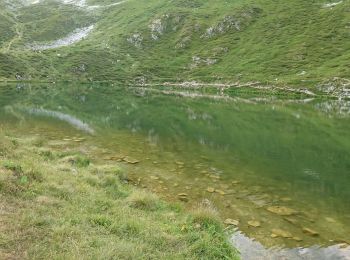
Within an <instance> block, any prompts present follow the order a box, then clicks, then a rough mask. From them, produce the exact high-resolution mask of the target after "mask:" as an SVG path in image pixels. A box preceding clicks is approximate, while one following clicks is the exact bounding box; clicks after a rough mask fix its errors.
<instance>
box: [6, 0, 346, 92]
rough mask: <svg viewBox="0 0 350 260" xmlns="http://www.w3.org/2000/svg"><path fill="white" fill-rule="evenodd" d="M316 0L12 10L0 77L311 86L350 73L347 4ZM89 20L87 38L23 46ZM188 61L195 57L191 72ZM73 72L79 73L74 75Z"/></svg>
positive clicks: (178, 0) (133, 2)
mask: <svg viewBox="0 0 350 260" xmlns="http://www.w3.org/2000/svg"><path fill="white" fill-rule="evenodd" d="M112 2H113V1H102V2H101V1H99V2H98V1H90V2H89V3H91V4H98V3H99V4H104V3H106V4H110V3H112ZM325 3H328V1H325V0H312V1H304V0H292V1H287V2H286V1H272V0H258V1H252V0H239V1H224V0H220V1H215V3H213V2H208V1H204V0H196V1H187V0H172V1H162V0H149V1H140V0H129V1H126V2H125V3H123V4H121V5H116V6H112V7H108V8H106V9H96V10H95V11H91V12H88V11H82V10H81V9H78V8H77V7H74V6H70V5H66V6H62V5H57V3H55V2H51V1H47V2H44V3H43V4H41V5H32V6H27V7H25V8H19V9H18V10H17V12H18V13H19V15H18V16H17V23H19V24H21V25H22V27H23V39H22V40H21V41H18V42H17V43H16V45H14V46H13V48H11V51H10V52H6V53H0V55H2V57H1V59H0V79H14V77H15V75H16V73H18V74H20V75H21V76H22V77H23V78H24V79H35V80H50V81H58V80H78V81H87V80H89V81H91V80H92V81H106V80H108V81H116V80H134V79H135V78H137V77H140V76H143V77H145V78H147V79H149V80H150V81H159V80H160V81H166V80H172V81H175V80H192V79H193V80H200V81H208V82H212V81H221V82H226V81H237V80H239V81H242V82H246V81H256V80H258V81H261V82H262V83H266V84H272V83H273V84H278V85H283V84H290V85H299V86H300V85H302V86H307V87H312V86H315V85H317V84H318V83H320V82H322V81H324V80H326V79H331V78H333V77H343V78H346V77H348V76H349V75H350V69H349V68H350V66H349V60H350V51H349V50H350V48H349V47H350V45H349V42H350V32H349V21H350V12H349V9H350V1H349V0H345V1H343V2H342V3H341V4H339V5H337V6H335V7H333V8H324V4H325ZM53 6H56V8H53ZM72 14H74V15H72ZM34 15H35V19H34ZM63 17H64V18H65V19H62V18H63ZM157 20H158V21H161V24H162V32H161V33H157V32H153V33H152V31H151V28H150V26H151V24H152V23H153V22H154V21H157ZM63 21H64V22H63ZM4 23H6V22H5V21H4ZM89 23H95V29H94V31H93V33H92V34H91V35H90V37H88V38H87V39H85V40H84V41H82V42H80V43H78V44H76V45H74V46H69V47H64V48H59V49H56V50H49V51H43V52H40V53H37V52H32V51H29V50H26V49H25V47H24V46H25V45H26V44H28V43H30V42H32V41H50V40H54V39H55V38H56V39H57V38H59V37H62V36H64V35H65V34H67V33H68V32H71V31H72V30H73V29H74V28H77V27H82V26H83V25H86V24H89ZM7 28H8V29H7ZM208 28H214V29H213V31H214V34H213V36H212V37H207V34H206V32H207V30H208ZM220 28H221V29H220ZM237 28H238V29H237ZM10 29H11V27H7V26H1V24H0V30H1V31H0V35H11V31H10ZM134 34H137V35H138V36H139V39H141V38H142V41H139V42H138V44H136V45H137V46H135V44H131V43H130V42H129V41H128V39H130V38H132V36H133V35H134ZM152 34H154V35H155V36H156V38H157V40H154V39H152ZM140 37H141V38H140ZM3 41H6V39H4V40H3ZM194 57H199V58H200V60H199V61H198V62H197V64H196V66H194V62H193V58H194ZM206 61H215V62H214V64H209V65H208V64H207V62H206ZM209 63H211V62H209ZM9 64H10V66H9ZM82 65H84V66H85V68H86V69H85V70H81V69H79V68H81V66H82Z"/></svg>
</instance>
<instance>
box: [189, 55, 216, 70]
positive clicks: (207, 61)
mask: <svg viewBox="0 0 350 260" xmlns="http://www.w3.org/2000/svg"><path fill="white" fill-rule="evenodd" d="M215 63H217V59H213V58H201V57H199V56H193V57H192V64H191V65H190V68H191V69H194V68H196V67H198V66H201V65H206V66H210V65H214V64H215Z"/></svg>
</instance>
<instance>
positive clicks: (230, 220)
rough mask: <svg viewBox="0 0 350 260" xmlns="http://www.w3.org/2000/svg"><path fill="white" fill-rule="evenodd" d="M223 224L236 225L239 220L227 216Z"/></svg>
mask: <svg viewBox="0 0 350 260" xmlns="http://www.w3.org/2000/svg"><path fill="white" fill-rule="evenodd" d="M224 224H226V225H232V226H238V225H239V220H236V219H231V218H228V219H226V220H225V221H224Z"/></svg>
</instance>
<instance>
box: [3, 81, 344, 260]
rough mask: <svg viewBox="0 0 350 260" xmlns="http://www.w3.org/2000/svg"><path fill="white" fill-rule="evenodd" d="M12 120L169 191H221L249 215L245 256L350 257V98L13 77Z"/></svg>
mask: <svg viewBox="0 0 350 260" xmlns="http://www.w3.org/2000/svg"><path fill="white" fill-rule="evenodd" d="M0 126H1V129H2V130H8V131H15V132H17V133H20V134H25V135H41V136H44V137H46V138H47V139H48V140H50V142H57V141H62V142H67V145H68V144H69V145H80V146H82V147H84V149H85V150H86V151H87V153H89V156H91V157H92V158H94V159H95V160H108V161H113V160H115V161H116V164H117V163H118V164H122V165H123V167H125V168H126V169H127V171H128V174H129V175H130V178H131V179H133V180H134V182H135V184H137V185H138V186H140V187H144V188H147V189H149V190H152V191H153V192H155V193H157V194H159V196H160V197H163V198H164V199H166V200H170V201H177V202H180V203H183V204H184V205H185V206H186V207H189V208H190V207H195V206H196V205H197V204H198V203H200V202H202V201H203V200H205V201H210V203H212V204H213V205H214V206H215V207H216V208H217V209H218V211H219V212H220V215H221V216H222V218H223V220H225V219H232V220H235V221H237V222H238V223H236V224H237V225H236V227H231V228H235V229H237V232H236V233H235V234H234V235H233V237H232V241H233V243H234V244H235V245H236V246H237V247H238V248H239V249H241V252H242V256H244V259H259V258H258V256H259V255H260V256H264V257H263V258H261V259H349V257H350V253H349V247H347V245H348V244H350V101H346V100H328V99H310V98H303V97H299V98H296V97H294V96H293V97H290V96H288V95H279V96H278V97H276V96H271V95H267V94H266V95H262V94H261V93H258V94H257V93H251V92H249V91H248V92H246V93H239V94H237V95H232V93H231V94H230V95H227V94H226V93H222V91H220V90H217V89H213V88H203V89H188V88H186V89H184V88H182V89H176V88H171V89H167V88H166V87H163V88H162V87H160V88H140V87H134V88H130V87H129V88H126V87H123V86H119V85H101V84H100V85H97V84H91V85H77V84H52V85H35V84H31V85H30V84H22V85H1V86H0ZM77 138H80V140H84V141H83V142H76V143H75V142H74V141H77ZM125 158H128V159H125ZM179 194H180V195H179ZM181 194H182V195H181ZM320 256H322V257H321V258H320Z"/></svg>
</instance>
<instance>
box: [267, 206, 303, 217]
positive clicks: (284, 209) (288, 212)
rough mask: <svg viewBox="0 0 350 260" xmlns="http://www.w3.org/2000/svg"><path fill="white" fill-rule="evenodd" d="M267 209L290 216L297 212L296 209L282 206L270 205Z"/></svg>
mask: <svg viewBox="0 0 350 260" xmlns="http://www.w3.org/2000/svg"><path fill="white" fill-rule="evenodd" d="M267 210H268V211H270V212H272V213H275V214H277V215H280V216H291V215H295V214H297V211H295V210H293V209H291V208H287V207H284V206H270V207H268V208H267Z"/></svg>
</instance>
